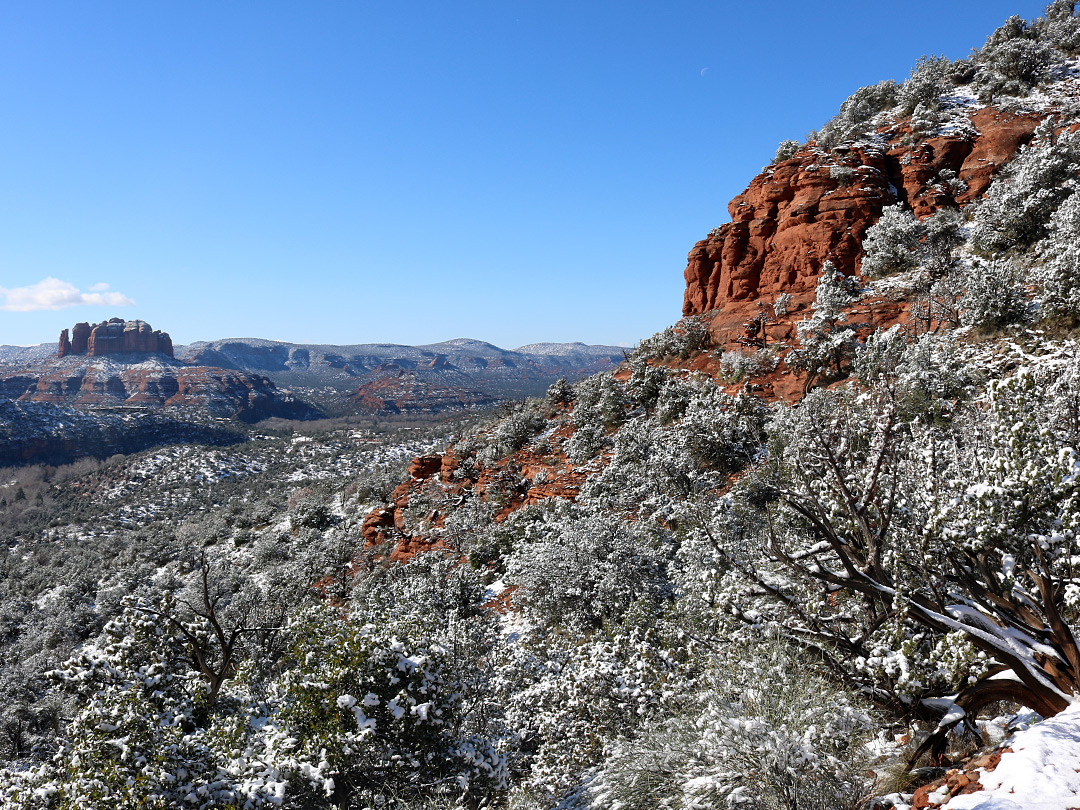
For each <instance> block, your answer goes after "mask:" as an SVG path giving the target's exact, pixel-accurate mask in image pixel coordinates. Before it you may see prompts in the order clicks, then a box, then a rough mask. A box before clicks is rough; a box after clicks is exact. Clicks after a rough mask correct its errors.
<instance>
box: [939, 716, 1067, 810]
mask: <svg viewBox="0 0 1080 810" xmlns="http://www.w3.org/2000/svg"><path fill="white" fill-rule="evenodd" d="M1009 746H1010V747H1011V748H1012V752H1010V753H1006V754H1004V755H1002V757H1001V762H1000V763H999V764H998V766H997V768H995V769H994V770H993V771H989V772H982V771H980V772H979V783H980V784H981V785H982V786H983V789H982V790H980V791H978V792H976V793H968V794H966V795H963V796H957V797H955V798H953V799H952V800H951V801H949V803H948V804H946V805H944V806H943V810H1070V808H1076V807H1080V773H1077V768H1080V703H1074V704H1073V705H1072V706H1070V707H1069V708H1068V709H1066V710H1065V711H1063V712H1062V713H1061V714H1058V715H1056V716H1054V717H1051V718H1050V719H1049V720H1044V721H1043V722H1041V723H1038V724H1036V725H1034V726H1032V727H1031V728H1028V729H1025V730H1024V731H1021V732H1018V733H1017V734H1016V736H1015V737H1013V739H1012V742H1011V743H1009Z"/></svg>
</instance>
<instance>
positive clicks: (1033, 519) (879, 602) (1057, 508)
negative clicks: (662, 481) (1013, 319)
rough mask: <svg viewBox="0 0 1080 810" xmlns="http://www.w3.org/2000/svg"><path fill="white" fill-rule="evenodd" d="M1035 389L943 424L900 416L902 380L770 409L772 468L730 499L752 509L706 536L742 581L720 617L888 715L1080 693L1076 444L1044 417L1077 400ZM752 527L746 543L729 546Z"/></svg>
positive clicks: (1027, 383) (1012, 389)
mask: <svg viewBox="0 0 1080 810" xmlns="http://www.w3.org/2000/svg"><path fill="white" fill-rule="evenodd" d="M1072 362H1073V363H1075V362H1076V361H1075V360H1073V361H1072ZM1068 379H1073V377H1068ZM1044 384H1045V381H1041V382H1040V381H1038V380H1036V379H1035V378H1034V377H1033V376H1032V375H1031V374H1028V373H1020V374H1017V375H1016V376H1014V377H1012V378H1008V379H1006V380H1004V381H1002V382H1000V383H997V384H994V385H993V386H991V388H990V391H989V393H988V395H987V396H986V398H985V400H984V401H982V402H980V403H974V404H972V405H971V406H967V407H966V408H965V409H964V414H963V417H962V418H961V417H956V418H954V420H953V424H952V425H950V426H946V427H939V426H934V425H928V424H925V423H920V422H911V421H905V420H904V419H903V418H901V413H902V411H903V408H902V407H901V403H899V402H898V401H897V398H896V394H897V391H898V390H899V388H898V387H890V386H888V385H883V384H882V385H877V386H875V387H874V388H872V389H871V390H870V391H866V392H862V391H859V390H857V389H855V388H848V389H839V390H829V391H821V390H818V391H814V392H812V393H811V394H810V395H809V396H807V397H806V398H805V399H804V401H803V402H802V403H801V404H800V405H799V406H798V407H797V408H794V409H791V410H787V411H782V412H780V413H778V414H777V416H776V418H775V420H774V422H773V423H772V424H771V425H770V457H769V462H768V464H766V465H764V466H763V467H761V468H760V469H759V470H758V471H757V472H756V473H755V475H753V476H751V477H750V478H748V479H747V480H746V481H745V482H744V484H743V485H742V487H741V489H740V492H741V495H740V498H739V499H737V501H736V503H738V502H740V501H741V502H742V503H744V504H745V507H744V508H745V509H747V510H749V511H748V512H746V513H745V514H746V515H748V516H749V518H750V519H749V520H747V519H746V518H742V519H739V520H735V521H734V522H732V518H731V517H725V518H723V519H713V520H712V522H711V525H713V528H712V529H707V528H706V530H707V531H709V532H711V534H712V536H713V537H714V540H715V543H716V545H717V547H718V548H719V549H720V550H722V551H724V552H725V556H724V559H725V560H726V565H727V570H728V574H727V576H729V577H730V580H731V582H732V583H737V582H740V581H741V582H744V583H746V585H745V586H743V588H742V589H740V587H739V586H738V585H732V587H733V588H734V590H733V591H731V592H730V594H731V595H730V596H729V597H728V598H729V599H730V600H731V606H732V607H731V609H732V610H733V611H734V612H735V614H736V615H739V616H740V617H741V618H742V619H743V620H744V621H746V622H748V623H750V624H753V625H760V626H767V627H770V628H772V629H773V630H774V631H775V632H777V633H779V634H780V635H781V636H783V637H786V638H787V639H788V640H789V641H791V642H792V643H794V644H796V645H797V646H799V647H802V648H804V649H808V650H811V651H813V652H814V654H815V656H816V657H818V658H819V660H821V661H822V662H824V664H825V665H826V666H827V667H828V668H829V669H830V670H831V671H832V672H833V673H834V675H835V676H836V677H837V678H839V679H840V680H841V681H843V682H845V683H847V684H849V686H851V687H852V688H855V689H857V690H859V691H862V692H863V693H864V694H867V695H868V696H870V697H872V698H873V699H874V700H875V702H877V703H878V705H880V706H881V707H883V708H886V709H891V710H892V711H896V709H897V708H898V707H902V706H906V707H907V710H908V711H909V712H910V713H911V714H913V715H915V716H923V717H928V718H929V717H933V716H935V715H940V713H941V711H942V709H943V708H944V707H945V706H953V705H955V706H957V707H959V709H961V710H962V711H958V712H953V713H952V714H951V715H950V718H951V719H952V720H953V721H958V720H960V719H963V718H964V717H965V716H966V717H974V715H975V714H976V713H977V712H978V711H979V710H980V709H981V708H982V707H984V706H986V705H988V704H990V703H992V702H994V701H998V700H1014V701H1016V702H1019V703H1022V704H1024V705H1027V706H1030V707H1032V708H1034V709H1036V710H1037V711H1039V712H1041V713H1043V714H1052V713H1055V712H1057V711H1060V710H1061V709H1062V708H1064V707H1065V706H1066V705H1067V704H1068V703H1069V701H1070V700H1071V699H1072V696H1073V695H1075V694H1077V693H1080V652H1078V648H1077V643H1076V639H1075V636H1074V633H1073V629H1072V627H1073V623H1074V622H1075V621H1076V619H1077V613H1076V606H1075V605H1074V604H1073V601H1072V600H1073V594H1075V593H1077V592H1080V588H1078V587H1077V582H1076V578H1075V574H1074V572H1073V571H1072V560H1073V558H1074V555H1075V554H1076V552H1077V545H1076V544H1077V538H1076V536H1075V532H1074V530H1073V526H1074V525H1075V524H1076V522H1077V519H1078V518H1080V485H1078V481H1077V477H1076V469H1077V464H1078V460H1077V457H1076V451H1075V450H1074V449H1073V448H1072V447H1071V446H1069V445H1068V444H1065V443H1064V442H1063V441H1062V438H1061V434H1060V433H1058V432H1055V430H1054V429H1052V427H1051V426H1052V425H1058V424H1061V423H1062V421H1067V419H1068V414H1067V413H1059V411H1063V410H1067V408H1068V407H1069V403H1072V404H1075V399H1074V398H1072V397H1070V396H1069V394H1068V392H1067V391H1063V392H1062V393H1061V394H1059V395H1058V396H1056V397H1055V398H1053V399H1051V400H1049V401H1047V400H1046V399H1044V398H1041V397H1040V396H1039V392H1040V390H1041V387H1042V386H1043V385H1044ZM762 518H763V519H764V527H763V528H756V527H757V526H760V521H761V519H762ZM705 525H706V527H707V525H710V524H708V523H706V524H705ZM740 537H741V538H743V539H739V538H740ZM753 537H757V538H758V540H757V542H758V543H759V544H760V545H758V546H757V548H758V551H757V552H756V553H755V552H752V551H751V552H750V553H747V552H746V551H745V550H740V551H737V550H738V549H745V548H746V546H747V542H746V539H747V538H753ZM724 538H732V539H729V540H725V539H724ZM725 543H728V544H729V545H728V546H725ZM752 547H753V544H752V543H751V548H752ZM946 697H948V701H945V702H942V700H941V699H944V698H946ZM965 712H966V715H965ZM933 739H934V742H936V741H937V739H938V738H933Z"/></svg>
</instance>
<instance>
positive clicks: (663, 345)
mask: <svg viewBox="0 0 1080 810" xmlns="http://www.w3.org/2000/svg"><path fill="white" fill-rule="evenodd" d="M710 342H711V337H710V336H709V324H708V321H707V320H706V318H705V317H704V316H702V315H692V316H690V317H688V318H683V319H682V320H681V321H679V322H678V323H677V324H675V325H674V326H669V327H668V328H667V329H665V330H663V331H662V332H657V333H656V334H655V335H653V336H652V337H649V338H646V339H645V340H643V341H641V343H639V344H638V346H637V348H636V349H634V352H633V354H635V355H641V356H643V357H645V358H646V359H648V360H665V359H670V358H675V357H677V358H679V359H681V360H685V359H686V358H688V357H690V356H691V355H692V354H696V353H697V352H699V351H702V350H703V349H706V348H708V346H709V343H710Z"/></svg>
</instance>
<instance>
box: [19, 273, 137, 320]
mask: <svg viewBox="0 0 1080 810" xmlns="http://www.w3.org/2000/svg"><path fill="white" fill-rule="evenodd" d="M108 290H109V285H108V284H104V283H98V284H94V285H92V286H91V287H90V288H89V290H88V291H87V292H81V291H80V290H79V288H78V287H76V286H75V285H74V284H71V283H69V282H67V281H61V280H60V279H58V278H52V277H49V278H44V279H42V280H41V281H39V282H38V283H37V284H31V285H30V286H29V287H12V288H10V289H9V288H6V287H0V309H5V310H8V311H9V312H34V311H36V310H41V309H66V308H68V307H79V306H110V307H130V306H133V305H134V304H135V302H134V301H132V300H131V299H130V298H128V297H127V296H126V295H124V294H123V293H118V292H109V291H108Z"/></svg>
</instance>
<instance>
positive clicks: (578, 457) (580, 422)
mask: <svg viewBox="0 0 1080 810" xmlns="http://www.w3.org/2000/svg"><path fill="white" fill-rule="evenodd" d="M626 407H627V396H626V391H625V390H624V388H623V386H622V384H621V383H619V382H618V381H617V380H616V379H615V377H614V376H613V375H612V374H610V373H605V374H597V375H596V376H593V377H586V378H585V379H584V380H582V381H581V382H579V383H577V384H576V385H575V386H574V414H573V425H574V435H573V436H571V437H570V439H569V441H568V442H567V444H566V447H567V453H568V454H569V456H570V458H571V459H572V460H573V461H575V462H577V463H584V462H585V461H588V460H589V459H590V458H592V457H593V456H594V455H595V454H596V452H597V451H598V450H599V449H600V448H601V447H603V446H604V444H605V443H606V442H607V438H606V432H607V430H609V429H610V428H615V427H618V426H619V425H621V424H622V423H623V421H624V420H625V419H626Z"/></svg>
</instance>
